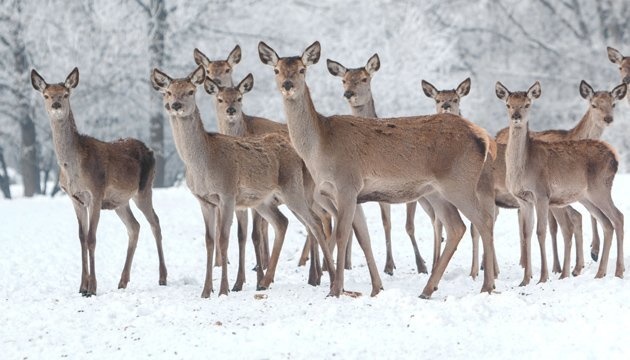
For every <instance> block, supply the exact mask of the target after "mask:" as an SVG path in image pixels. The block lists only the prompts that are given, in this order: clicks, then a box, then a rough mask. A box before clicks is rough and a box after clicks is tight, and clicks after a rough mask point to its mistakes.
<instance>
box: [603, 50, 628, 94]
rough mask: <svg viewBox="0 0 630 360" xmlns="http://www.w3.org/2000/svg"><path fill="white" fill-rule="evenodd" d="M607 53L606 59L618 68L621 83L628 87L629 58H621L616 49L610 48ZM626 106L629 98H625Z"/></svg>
mask: <svg viewBox="0 0 630 360" xmlns="http://www.w3.org/2000/svg"><path fill="white" fill-rule="evenodd" d="M606 50H607V51H608V59H609V60H610V61H611V62H612V63H613V64H617V65H618V66H619V73H620V75H621V81H622V82H623V83H624V84H626V85H628V86H630V56H623V55H621V53H620V52H619V50H617V49H613V48H611V47H610V46H609V47H607V48H606ZM626 98H627V99H628V104H630V96H627V97H626Z"/></svg>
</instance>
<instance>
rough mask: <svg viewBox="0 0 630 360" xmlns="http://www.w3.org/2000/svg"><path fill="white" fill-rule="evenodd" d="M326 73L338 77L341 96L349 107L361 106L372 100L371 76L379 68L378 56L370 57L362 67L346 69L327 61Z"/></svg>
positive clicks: (334, 62) (336, 63)
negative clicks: (341, 85)
mask: <svg viewBox="0 0 630 360" xmlns="http://www.w3.org/2000/svg"><path fill="white" fill-rule="evenodd" d="M326 65H327V66H328V72H330V73H331V74H332V75H334V76H339V77H340V78H341V82H342V83H343V89H344V93H343V96H344V97H345V98H346V99H347V100H348V102H349V103H350V105H351V106H362V105H365V104H367V103H368V102H369V101H371V100H372V90H371V82H372V76H373V75H374V73H375V72H376V71H378V69H379V68H380V67H381V61H380V60H379V58H378V54H374V55H372V57H371V58H370V59H369V60H368V61H367V64H366V65H365V66H364V67H361V68H357V69H346V68H345V67H344V66H343V65H341V64H340V63H338V62H336V61H333V60H330V59H327V60H326Z"/></svg>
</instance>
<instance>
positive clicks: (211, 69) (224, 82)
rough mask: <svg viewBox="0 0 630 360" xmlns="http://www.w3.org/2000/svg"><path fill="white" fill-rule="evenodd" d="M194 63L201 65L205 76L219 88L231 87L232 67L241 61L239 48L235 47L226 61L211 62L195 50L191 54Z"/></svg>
mask: <svg viewBox="0 0 630 360" xmlns="http://www.w3.org/2000/svg"><path fill="white" fill-rule="evenodd" d="M193 57H194V58H195V63H197V65H203V67H204V68H205V69H206V76H207V77H209V78H210V79H212V81H214V82H215V83H216V84H218V85H220V86H232V72H233V70H234V66H235V65H236V64H238V63H239V62H240V61H241V47H240V46H238V45H236V46H235V47H234V49H232V51H230V54H229V55H228V57H227V59H225V60H214V61H211V60H210V59H209V58H208V57H207V56H206V55H205V54H204V53H202V52H201V51H200V50H199V49H196V48H195V51H194V52H193Z"/></svg>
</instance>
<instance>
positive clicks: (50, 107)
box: [31, 67, 79, 121]
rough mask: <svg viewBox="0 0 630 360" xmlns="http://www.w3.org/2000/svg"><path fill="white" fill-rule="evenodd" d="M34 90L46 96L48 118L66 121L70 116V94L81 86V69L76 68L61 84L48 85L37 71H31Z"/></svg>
mask: <svg viewBox="0 0 630 360" xmlns="http://www.w3.org/2000/svg"><path fill="white" fill-rule="evenodd" d="M31 84H32V85H33V88H34V89H35V90H37V91H39V92H40V93H42V95H43V96H44V104H45V106H46V112H48V116H49V117H50V118H51V119H54V120H58V121H60V120H64V119H66V118H67V117H68V115H69V114H70V92H71V90H72V89H74V88H75V87H77V85H78V84H79V69H77V68H76V67H75V68H74V69H73V70H72V71H71V72H70V74H69V75H68V76H67V77H66V81H64V82H63V83H59V84H48V83H46V80H44V78H43V77H42V76H41V75H39V73H38V72H37V71H35V69H33V70H31Z"/></svg>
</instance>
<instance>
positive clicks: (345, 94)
mask: <svg viewBox="0 0 630 360" xmlns="http://www.w3.org/2000/svg"><path fill="white" fill-rule="evenodd" d="M343 96H344V97H345V98H346V99H350V98H351V97H353V96H354V91H352V90H347V91H346V92H344V93H343Z"/></svg>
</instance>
